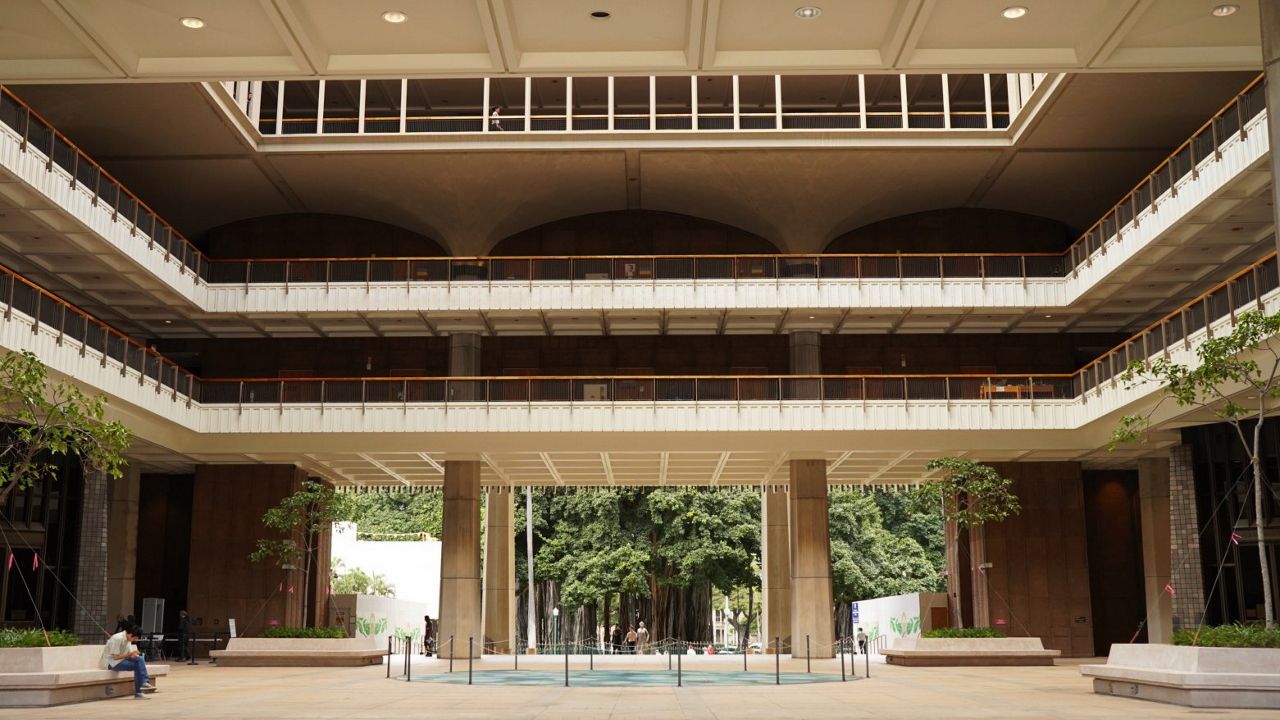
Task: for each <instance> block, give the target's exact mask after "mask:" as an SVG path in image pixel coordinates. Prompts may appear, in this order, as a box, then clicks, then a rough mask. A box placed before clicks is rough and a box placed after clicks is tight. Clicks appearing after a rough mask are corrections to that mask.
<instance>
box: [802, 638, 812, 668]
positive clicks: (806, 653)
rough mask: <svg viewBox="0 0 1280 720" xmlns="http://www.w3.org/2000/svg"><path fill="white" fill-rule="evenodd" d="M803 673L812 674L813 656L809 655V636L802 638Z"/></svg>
mask: <svg viewBox="0 0 1280 720" xmlns="http://www.w3.org/2000/svg"><path fill="white" fill-rule="evenodd" d="M804 671H805V672H807V673H811V672H813V656H812V655H811V654H810V653H809V636H808V635H805V636H804Z"/></svg>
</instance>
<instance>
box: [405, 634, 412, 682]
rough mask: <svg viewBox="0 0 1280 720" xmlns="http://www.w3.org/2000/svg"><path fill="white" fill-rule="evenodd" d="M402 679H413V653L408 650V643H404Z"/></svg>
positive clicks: (406, 680) (407, 680)
mask: <svg viewBox="0 0 1280 720" xmlns="http://www.w3.org/2000/svg"><path fill="white" fill-rule="evenodd" d="M404 645H405V647H404V648H403V649H404V681H405V682H409V681H410V680H412V679H413V653H411V652H409V648H408V643H404Z"/></svg>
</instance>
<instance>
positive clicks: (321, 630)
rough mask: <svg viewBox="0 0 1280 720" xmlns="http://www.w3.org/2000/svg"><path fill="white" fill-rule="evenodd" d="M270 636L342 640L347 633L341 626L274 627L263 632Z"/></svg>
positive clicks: (264, 635) (263, 634)
mask: <svg viewBox="0 0 1280 720" xmlns="http://www.w3.org/2000/svg"><path fill="white" fill-rule="evenodd" d="M262 636H263V637H268V638H303V639H308V640H317V639H320V640H341V639H342V638H345V637H346V636H347V633H346V632H345V631H343V629H342V628H340V627H314V628H304V627H273V628H267V631H266V632H264V633H262Z"/></svg>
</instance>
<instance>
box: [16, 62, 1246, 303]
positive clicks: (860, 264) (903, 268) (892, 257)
mask: <svg viewBox="0 0 1280 720" xmlns="http://www.w3.org/2000/svg"><path fill="white" fill-rule="evenodd" d="M1263 91H1264V85H1263V81H1262V77H1261V76H1259V77H1258V78H1255V79H1254V80H1253V82H1251V83H1250V84H1249V85H1248V86H1246V87H1245V88H1244V90H1242V91H1241V92H1240V93H1239V94H1238V95H1237V96H1236V97H1235V98H1234V99H1233V100H1232V101H1231V102H1229V103H1227V104H1226V105H1225V106H1223V108H1222V109H1221V110H1219V111H1218V112H1217V113H1215V114H1214V116H1213V117H1212V118H1210V119H1209V121H1207V122H1206V123H1205V124H1204V125H1203V126H1201V127H1200V129H1199V130H1197V131H1196V132H1195V133H1194V134H1193V135H1192V136H1191V137H1190V138H1189V139H1188V140H1187V141H1186V142H1184V143H1183V144H1182V145H1180V146H1179V147H1178V148H1177V149H1176V150H1175V151H1174V152H1173V153H1171V154H1170V155H1169V156H1168V157H1167V158H1166V159H1165V160H1164V161H1163V162H1162V163H1160V165H1159V166H1158V167H1157V168H1156V169H1155V170H1153V171H1152V172H1151V173H1150V174H1148V175H1147V176H1146V177H1145V178H1144V179H1143V180H1142V182H1140V183H1138V185H1137V186H1136V187H1135V188H1134V189H1133V190H1132V191H1130V192H1129V193H1128V194H1127V195H1125V197H1124V198H1123V199H1122V200H1121V201H1120V202H1118V203H1116V205H1115V206H1113V207H1112V208H1111V210H1109V211H1108V212H1107V213H1106V214H1104V216H1103V217H1102V218H1101V219H1100V220H1098V221H1097V222H1096V223H1094V225H1093V226H1091V227H1090V228H1089V230H1087V231H1086V232H1085V233H1084V234H1083V235H1082V236H1081V237H1080V238H1079V239H1077V240H1076V241H1075V242H1074V243H1073V244H1072V245H1071V246H1070V247H1069V248H1068V249H1067V250H1065V251H1063V252H1062V253H1021V254H1000V253H935V254H914V253H908V254H840V255H835V254H832V255H827V254H818V255H648V256H560V257H436V258H432V257H410V258H376V259H375V258H316V259H306V258H267V259H232V260H211V259H210V258H208V257H207V256H205V255H204V254H203V253H201V252H200V251H199V250H198V249H196V247H195V246H194V245H192V244H191V242H190V241H188V240H187V239H186V238H185V237H183V236H182V235H181V234H180V233H178V232H177V231H176V230H174V229H173V227H172V226H171V225H169V224H168V223H166V222H165V221H164V220H163V219H161V218H160V217H159V216H158V215H156V214H155V212H153V211H152V210H151V209H150V208H149V207H148V206H147V205H146V204H145V203H144V202H142V201H141V200H140V199H138V198H137V196H135V195H134V194H133V193H131V192H129V191H128V190H127V189H126V188H124V186H123V185H121V184H120V183H119V182H118V181H117V180H116V179H115V178H114V177H112V176H111V175H110V174H109V173H108V172H106V171H105V170H103V169H102V168H101V166H99V165H98V164H97V163H95V162H94V161H93V160H92V159H91V158H89V157H88V156H87V155H86V154H85V153H84V152H82V151H81V150H80V149H79V148H78V147H76V145H75V144H74V143H72V142H71V141H70V140H69V139H67V137H66V136H65V135H63V134H62V133H60V132H58V131H57V130H56V129H54V128H53V127H52V125H50V124H49V123H48V122H47V121H45V120H44V118H42V117H41V116H40V115H39V114H38V113H36V112H35V111H34V110H32V109H31V108H30V106H28V105H27V104H26V103H24V102H23V101H22V100H21V99H19V98H18V97H17V96H15V95H14V94H13V93H12V92H10V91H9V90H8V88H5V87H3V86H0V124H3V125H6V126H8V127H9V128H10V129H11V130H13V132H15V133H16V134H17V135H18V136H19V137H20V138H21V143H22V147H23V149H24V150H28V149H30V150H35V151H38V152H40V153H42V154H43V155H44V156H45V158H46V167H47V169H48V170H49V171H51V172H52V171H53V168H54V167H55V166H57V167H58V168H61V169H62V170H63V171H64V172H65V173H66V174H67V175H68V177H69V182H70V184H71V185H72V187H75V188H79V189H81V190H83V191H84V192H86V193H88V194H89V196H90V197H92V199H93V202H94V204H95V205H99V206H102V207H104V208H105V209H107V210H109V211H110V212H111V217H112V220H113V221H114V222H124V223H127V224H129V226H130V232H131V233H133V234H141V235H142V236H144V237H146V238H147V243H148V247H149V248H151V249H152V250H154V251H156V252H162V253H164V255H165V259H166V260H173V261H176V262H177V263H179V265H180V266H181V267H183V268H184V269H185V270H189V271H190V272H192V273H193V274H194V275H195V276H196V277H198V278H200V279H201V280H204V281H205V282H209V283H222V284H225V283H235V284H244V285H250V284H257V283H264V284H279V283H284V284H289V283H365V284H370V285H371V284H373V283H413V282H450V283H452V282H477V281H488V282H493V281H526V282H530V283H532V282H537V281H565V280H613V281H617V280H631V281H644V280H653V281H657V280H690V279H693V280H697V279H720V280H723V279H753V278H765V279H792V278H795V279H821V278H849V279H855V278H856V279H898V280H908V279H986V278H991V279H998V278H1015V279H1016V278H1021V279H1026V278H1032V277H1046V278H1053V277H1063V276H1066V275H1070V274H1072V273H1074V272H1075V271H1077V270H1078V269H1079V268H1080V267H1081V266H1082V265H1085V264H1086V263H1089V262H1091V261H1092V258H1093V257H1094V256H1095V255H1096V254H1098V253H1105V252H1106V251H1107V249H1108V247H1109V246H1110V244H1111V243H1113V242H1115V241H1117V240H1119V239H1120V238H1121V236H1122V235H1123V232H1124V231H1125V228H1126V227H1129V226H1130V225H1131V224H1134V223H1137V222H1139V221H1140V219H1141V216H1142V215H1143V213H1144V212H1146V211H1148V210H1150V209H1153V208H1154V207H1156V206H1157V205H1158V203H1159V202H1160V200H1161V198H1162V197H1164V196H1165V195H1166V194H1170V195H1176V193H1177V186H1178V184H1179V182H1181V181H1182V180H1183V179H1184V178H1186V177H1188V176H1190V177H1195V176H1196V175H1197V174H1198V172H1199V168H1200V166H1201V165H1202V164H1203V163H1204V162H1206V161H1211V160H1215V159H1217V158H1219V157H1220V156H1221V148H1222V146H1223V145H1224V144H1225V143H1226V142H1227V141H1228V140H1230V139H1232V138H1234V137H1237V136H1239V137H1241V138H1243V137H1247V133H1248V128H1247V127H1246V126H1247V124H1248V123H1249V122H1250V121H1251V120H1252V119H1254V118H1255V117H1257V116H1258V115H1259V114H1260V113H1262V112H1263V110H1264V109H1265V102H1264V97H1263ZM504 121H505V119H504Z"/></svg>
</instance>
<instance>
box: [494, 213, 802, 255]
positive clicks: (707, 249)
mask: <svg viewBox="0 0 1280 720" xmlns="http://www.w3.org/2000/svg"><path fill="white" fill-rule="evenodd" d="M776 252H778V248H777V247H775V246H774V244H773V243H771V242H769V241H768V240H766V239H764V238H762V237H760V236H758V235H754V234H752V233H749V232H747V231H745V230H739V229H738V228H736V227H733V226H731V225H724V224H721V223H718V222H714V221H711V220H703V219H702V218H696V217H690V216H688V215H678V214H676V213H666V212H657V211H654V210H619V211H616V212H606V213H595V214H592V215H579V216H577V217H571V218H565V219H563V220H556V221H554V222H550V223H547V224H545V225H539V226H538V227H535V228H530V229H528V230H524V231H521V232H519V233H516V234H515V235H512V236H511V237H509V238H507V239H505V240H502V241H501V242H499V243H498V244H497V245H496V246H495V247H494V248H493V249H492V250H490V251H489V254H490V255H753V254H772V253H776Z"/></svg>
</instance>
